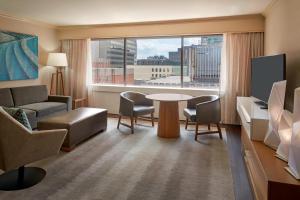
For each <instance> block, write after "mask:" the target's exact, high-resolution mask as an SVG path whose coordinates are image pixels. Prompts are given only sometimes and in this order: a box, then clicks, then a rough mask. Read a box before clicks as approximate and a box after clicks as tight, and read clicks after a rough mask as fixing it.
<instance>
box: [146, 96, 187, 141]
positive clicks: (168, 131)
mask: <svg viewBox="0 0 300 200" xmlns="http://www.w3.org/2000/svg"><path fill="white" fill-rule="evenodd" d="M146 98H148V99H152V100H154V101H159V119H158V128H157V135H158V136H159V137H163V138H177V137H179V136H180V124H179V113H178V102H179V101H187V100H189V99H191V98H193V97H192V96H190V95H185V94H167V93H162V94H150V95H147V96H146Z"/></svg>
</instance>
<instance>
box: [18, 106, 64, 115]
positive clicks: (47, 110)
mask: <svg viewBox="0 0 300 200" xmlns="http://www.w3.org/2000/svg"><path fill="white" fill-rule="evenodd" d="M19 108H22V109H29V110H33V111H35V112H36V116H37V117H38V118H41V117H45V116H48V115H51V114H54V113H56V112H61V111H67V104H65V103H60V102H40V103H32V104H28V105H23V106H19Z"/></svg>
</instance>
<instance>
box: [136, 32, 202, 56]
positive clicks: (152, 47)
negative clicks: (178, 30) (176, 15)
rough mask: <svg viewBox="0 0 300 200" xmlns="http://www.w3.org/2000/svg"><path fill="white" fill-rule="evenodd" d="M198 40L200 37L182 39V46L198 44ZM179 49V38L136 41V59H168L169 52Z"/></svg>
mask: <svg viewBox="0 0 300 200" xmlns="http://www.w3.org/2000/svg"><path fill="white" fill-rule="evenodd" d="M199 40H201V39H200V37H193V38H184V45H185V46H189V45H191V44H199ZM180 47H181V39H180V38H160V39H137V49H138V51H137V59H146V58H147V57H149V56H154V55H163V56H165V57H167V58H168V57H169V52H170V51H177V49H178V48H180Z"/></svg>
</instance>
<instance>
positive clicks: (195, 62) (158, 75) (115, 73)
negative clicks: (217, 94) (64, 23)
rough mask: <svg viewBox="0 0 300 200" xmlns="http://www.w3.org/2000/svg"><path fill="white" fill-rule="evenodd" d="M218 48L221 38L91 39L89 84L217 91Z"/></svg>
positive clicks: (219, 48) (219, 51) (220, 47)
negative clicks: (91, 76) (91, 80)
mask: <svg viewBox="0 0 300 200" xmlns="http://www.w3.org/2000/svg"><path fill="white" fill-rule="evenodd" d="M125 43H126V45H125ZM222 44H223V36H222V35H209V36H198V37H163V38H127V39H94V40H92V61H93V72H92V74H93V83H97V84H116V85H124V84H127V85H138V86H159V87H184V88H188V87H192V88H218V87H219V80H220V66H221V52H222ZM125 46H126V49H125V48H124V47H125ZM182 49H183V52H182ZM181 53H182V54H183V59H181ZM124 55H126V65H125V64H124Z"/></svg>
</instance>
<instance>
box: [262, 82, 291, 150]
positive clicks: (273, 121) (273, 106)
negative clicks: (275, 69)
mask: <svg viewBox="0 0 300 200" xmlns="http://www.w3.org/2000/svg"><path fill="white" fill-rule="evenodd" d="M285 89H286V81H279V82H275V83H274V84H273V87H272V90H271V94H270V97H269V101H268V115H269V127H268V131H267V134H266V137H265V140H264V143H265V144H266V145H268V146H269V147H271V148H273V149H275V150H277V147H278V145H279V143H280V137H279V133H278V131H279V125H280V120H281V116H282V113H283V107H284V97H285Z"/></svg>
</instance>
